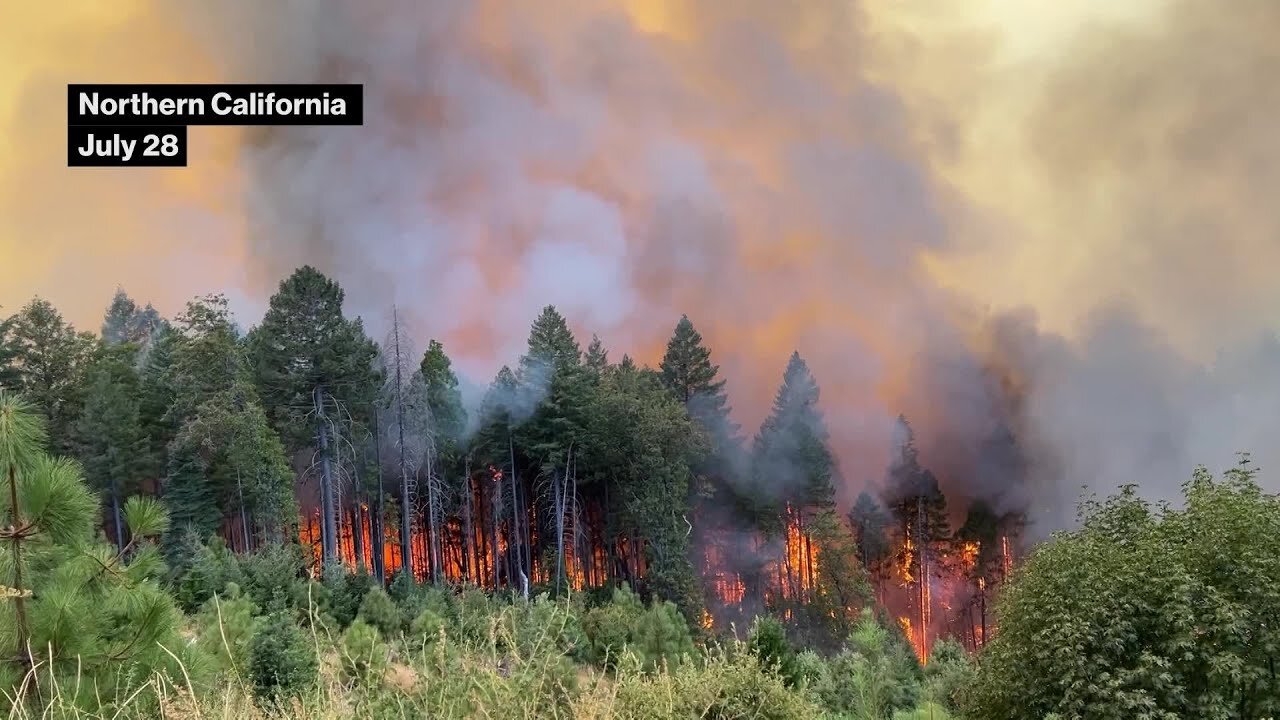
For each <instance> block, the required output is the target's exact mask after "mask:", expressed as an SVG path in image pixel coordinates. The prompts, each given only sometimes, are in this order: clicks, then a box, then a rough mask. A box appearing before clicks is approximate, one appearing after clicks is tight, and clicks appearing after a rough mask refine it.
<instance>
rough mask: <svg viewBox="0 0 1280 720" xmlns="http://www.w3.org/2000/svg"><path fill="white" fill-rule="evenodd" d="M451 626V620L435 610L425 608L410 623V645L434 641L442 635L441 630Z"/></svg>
mask: <svg viewBox="0 0 1280 720" xmlns="http://www.w3.org/2000/svg"><path fill="white" fill-rule="evenodd" d="M448 627H449V621H448V620H445V619H444V618H442V617H440V616H439V615H438V614H436V613H435V612H434V611H433V610H429V609H427V610H423V611H422V612H420V613H418V617H416V618H414V619H413V622H412V623H411V624H410V625H409V635H410V638H411V640H412V642H410V643H409V644H410V646H412V645H414V644H416V643H421V642H428V643H430V642H434V641H435V640H436V639H437V638H439V637H440V631H441V630H446V629H447V628H448Z"/></svg>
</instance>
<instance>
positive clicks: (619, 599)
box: [582, 584, 644, 667]
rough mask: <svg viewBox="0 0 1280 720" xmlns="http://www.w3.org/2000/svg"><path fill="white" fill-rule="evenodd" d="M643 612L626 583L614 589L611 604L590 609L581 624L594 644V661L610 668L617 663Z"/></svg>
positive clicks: (591, 654) (592, 650) (592, 647)
mask: <svg viewBox="0 0 1280 720" xmlns="http://www.w3.org/2000/svg"><path fill="white" fill-rule="evenodd" d="M643 614H644V605H642V604H641V602H640V596H638V595H636V594H635V593H633V592H631V589H630V588H629V587H627V586H626V585H625V584H624V585H623V586H622V587H620V588H617V589H616V590H614V591H613V597H612V598H611V599H610V601H609V602H608V603H606V604H604V605H598V606H596V607H593V608H591V609H590V610H588V611H587V614H586V616H585V617H584V618H583V621H582V625H583V629H584V630H585V631H586V633H587V638H588V640H589V641H590V643H591V653H590V656H591V659H592V661H593V662H595V663H597V664H600V665H604V666H607V667H614V666H616V663H617V660H618V657H619V656H620V655H621V654H622V651H623V649H624V648H626V647H627V644H628V643H629V642H630V640H631V628H632V627H633V626H634V625H635V623H636V621H637V619H638V618H639V617H640V616H641V615H643Z"/></svg>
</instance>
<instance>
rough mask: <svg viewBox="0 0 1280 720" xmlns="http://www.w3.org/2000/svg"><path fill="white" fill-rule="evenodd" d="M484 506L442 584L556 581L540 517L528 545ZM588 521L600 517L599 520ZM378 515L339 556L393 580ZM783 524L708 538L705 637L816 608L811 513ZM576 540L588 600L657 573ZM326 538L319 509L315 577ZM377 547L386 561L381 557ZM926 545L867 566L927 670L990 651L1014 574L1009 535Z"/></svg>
mask: <svg viewBox="0 0 1280 720" xmlns="http://www.w3.org/2000/svg"><path fill="white" fill-rule="evenodd" d="M499 477H500V476H499ZM476 500H477V503H476V507H475V508H474V510H475V511H476V512H475V515H474V517H475V518H476V519H478V522H476V523H475V525H474V527H473V530H472V533H471V536H470V542H467V540H468V535H467V533H466V528H465V525H466V523H465V522H463V521H461V520H458V519H457V518H450V519H449V521H448V522H446V523H444V525H443V528H442V532H441V534H440V543H439V545H440V558H439V568H440V577H441V579H442V580H444V581H447V582H450V583H456V584H462V583H467V584H474V585H477V586H479V587H482V588H484V589H487V590H493V589H496V588H507V587H511V588H515V589H517V590H523V583H524V580H523V579H522V578H521V573H522V572H526V573H527V574H526V575H525V577H527V579H528V583H529V584H530V585H542V586H546V585H551V584H554V582H555V578H556V573H557V567H556V561H555V556H554V553H553V552H548V550H554V548H544V549H543V551H542V552H538V551H536V550H534V549H536V548H539V547H540V544H539V532H538V530H537V528H538V523H539V518H538V516H537V513H536V512H534V511H533V510H532V509H531V510H530V511H529V512H528V514H527V518H526V522H527V525H526V524H525V522H522V523H519V524H520V525H521V526H522V527H528V528H530V530H529V533H530V534H529V536H528V537H527V538H526V539H525V540H524V541H522V540H521V539H520V538H519V537H518V536H515V535H514V534H513V526H514V523H512V522H511V520H510V518H508V519H506V520H505V521H502V522H499V523H497V524H496V525H492V526H491V525H490V524H489V523H488V521H487V520H486V519H485V518H484V516H483V515H482V514H481V513H480V512H479V510H480V508H481V506H482V504H483V501H484V498H481V497H479V495H477V497H476ZM585 515H586V516H587V517H593V515H592V514H591V513H586V514H585ZM373 517H374V513H371V512H370V511H369V508H368V507H367V506H366V505H360V506H358V510H352V511H349V512H347V513H345V514H344V516H343V522H341V523H340V524H339V528H340V538H339V543H338V549H339V554H340V557H341V561H342V563H343V565H345V566H346V567H347V568H348V569H351V570H355V569H356V568H359V567H363V568H365V569H366V571H369V572H375V573H376V572H378V571H379V568H381V569H382V571H383V572H385V573H386V576H387V577H390V576H391V575H393V574H394V573H395V572H396V571H397V570H398V569H399V568H400V566H401V562H402V555H401V548H400V538H399V535H398V523H395V522H390V523H386V524H385V526H384V527H383V528H382V535H383V539H382V542H381V543H375V542H374V541H373V538H374V537H376V534H375V533H376V532H377V531H376V529H375V528H374V526H373V525H374V524H373V523H372V518H373ZM785 518H786V525H785V532H784V533H783V534H782V536H781V537H780V538H778V540H773V541H770V540H769V539H767V538H765V537H763V536H761V535H759V534H756V533H750V534H742V533H731V532H723V531H716V530H707V531H706V532H705V533H704V536H705V542H704V543H703V546H702V549H701V555H702V566H701V568H700V571H701V574H702V578H703V583H704V586H705V587H706V589H707V598H708V601H709V606H708V608H707V609H706V610H705V611H703V614H702V616H701V618H700V623H699V624H700V625H701V626H702V627H703V628H704V629H711V628H713V627H715V626H717V625H718V620H719V619H720V618H721V617H724V616H727V617H741V616H743V614H744V613H746V612H750V611H751V609H752V608H755V609H757V610H759V609H764V608H768V607H781V612H782V614H783V617H784V619H789V617H790V614H791V612H792V611H791V608H790V604H792V603H798V604H804V603H806V602H808V601H810V600H811V598H812V593H813V592H814V589H815V587H816V585H817V578H818V571H819V557H818V552H817V548H816V547H815V544H814V542H813V538H812V537H811V535H810V534H809V533H808V532H806V531H805V528H804V522H803V516H802V513H800V512H798V511H796V510H795V509H794V508H791V507H789V506H788V507H787V508H786V510H785ZM357 528H358V531H357ZM575 533H576V534H578V535H579V536H580V541H579V542H571V543H567V544H566V545H565V546H564V548H563V559H562V563H563V564H562V565H561V567H560V572H561V573H562V576H561V577H562V578H563V582H565V584H566V586H567V589H569V590H572V591H574V592H578V591H582V590H584V589H588V588H593V587H601V586H603V585H605V584H606V583H607V582H608V581H609V580H610V579H612V578H615V577H625V578H627V579H628V580H629V581H631V582H632V583H636V582H640V583H643V581H644V577H645V574H646V570H647V568H646V563H645V560H644V543H643V541H640V540H637V539H635V538H632V537H627V536H623V537H619V538H615V540H614V542H612V543H605V542H602V541H601V531H600V528H599V527H594V526H593V527H584V528H582V529H581V530H575ZM320 534H321V522H320V513H319V511H318V510H314V511H312V512H311V513H310V514H309V515H308V516H307V520H306V522H305V523H304V524H303V525H302V527H301V529H300V540H301V542H302V543H303V544H304V545H305V546H308V547H311V548H313V549H314V551H315V552H314V554H313V558H314V559H313V561H312V563H313V564H312V572H313V574H317V575H318V574H319V572H320V568H321V565H320V560H319V558H320V548H321V542H320ZM428 538H429V533H428V530H427V529H426V528H424V527H422V526H421V522H417V523H415V524H414V527H413V532H412V534H411V543H412V547H413V567H412V571H413V575H414V577H415V579H416V580H418V581H419V582H426V581H428V580H430V578H431V569H432V559H433V558H432V552H431V548H430V542H429V539H428ZM779 540H780V541H781V542H779ZM379 546H380V547H381V556H380V557H375V555H376V553H377V550H376V548H378V547H379ZM921 547H922V545H920V544H918V543H917V542H916V541H915V540H913V534H911V533H908V534H906V535H905V536H904V537H902V539H901V541H900V544H899V546H898V547H897V549H896V550H895V551H893V552H892V553H891V560H892V563H891V564H890V565H887V566H884V567H886V568H887V569H890V572H889V573H888V575H887V576H886V577H885V578H883V579H878V578H877V577H876V575H877V570H876V567H870V568H868V571H869V573H870V574H871V576H872V581H873V583H875V584H877V585H880V584H882V583H883V582H884V579H887V580H889V581H890V582H889V583H888V584H887V587H886V588H885V591H884V592H881V593H877V597H878V598H879V601H880V602H881V603H882V604H883V605H885V606H886V607H887V608H888V609H889V610H890V611H891V612H892V613H893V614H894V617H896V618H897V622H898V624H899V626H900V627H901V628H902V631H903V634H904V636H905V637H906V639H907V641H908V642H909V643H910V645H911V648H912V650H913V651H914V653H915V655H916V657H917V658H918V659H919V660H920V662H921V663H925V662H927V660H928V657H929V653H930V652H931V651H932V648H933V646H934V644H935V643H936V641H937V640H938V639H939V638H940V637H944V636H951V637H955V638H956V639H957V640H959V641H960V642H962V644H964V645H965V646H966V647H968V648H969V649H971V650H976V649H978V648H980V647H982V645H983V643H984V642H985V641H986V639H987V638H988V637H989V636H990V634H991V633H992V632H994V626H993V622H992V619H991V617H990V615H989V602H988V601H989V599H990V597H991V594H992V592H993V591H994V590H995V589H996V588H997V587H998V586H999V584H1000V583H1002V582H1003V581H1004V578H1006V577H1008V575H1009V573H1010V572H1011V571H1012V568H1013V562H1014V558H1013V555H1012V552H1011V541H1010V537H1009V535H1008V534H1001V535H999V536H998V538H997V539H996V540H995V541H994V542H989V543H986V544H984V543H983V542H981V541H979V540H959V539H953V540H952V541H951V542H949V543H946V544H939V543H933V544H925V545H923V547H924V551H922V550H921ZM526 554H527V555H526ZM526 557H527V560H525V558H526ZM524 562H527V563H528V565H524V564H523V563H524ZM512 578H515V579H516V582H515V583H512V582H511V579H512ZM726 613H727V615H726Z"/></svg>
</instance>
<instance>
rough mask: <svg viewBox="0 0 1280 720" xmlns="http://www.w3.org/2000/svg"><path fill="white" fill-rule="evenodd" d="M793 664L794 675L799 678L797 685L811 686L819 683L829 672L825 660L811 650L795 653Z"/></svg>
mask: <svg viewBox="0 0 1280 720" xmlns="http://www.w3.org/2000/svg"><path fill="white" fill-rule="evenodd" d="M795 665H796V675H797V677H798V678H799V684H798V687H803V688H811V687H815V686H818V685H821V684H822V682H823V681H824V680H825V679H826V678H827V677H828V676H829V675H830V673H831V669H830V668H829V667H828V666H827V661H826V660H824V659H823V658H822V656H821V655H819V654H818V653H816V652H814V651H812V650H803V651H801V652H798V653H796V661H795Z"/></svg>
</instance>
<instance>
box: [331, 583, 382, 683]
mask: <svg viewBox="0 0 1280 720" xmlns="http://www.w3.org/2000/svg"><path fill="white" fill-rule="evenodd" d="M388 601H390V598H388ZM341 652H342V674H343V676H344V677H346V678H347V679H349V680H355V681H357V682H366V683H367V682H369V681H371V680H373V679H376V678H380V677H381V676H382V673H383V672H384V671H385V670H386V668H387V648H386V645H385V644H384V643H383V642H382V637H381V636H380V634H379V633H378V629H377V628H376V627H374V626H373V625H370V624H368V623H366V622H365V621H364V620H360V619H357V620H356V621H355V622H353V623H351V626H350V627H348V628H347V630H346V632H344V633H343V634H342V647H341Z"/></svg>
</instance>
